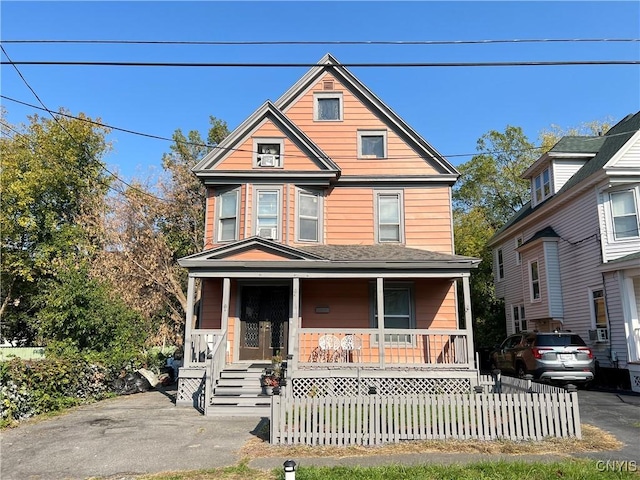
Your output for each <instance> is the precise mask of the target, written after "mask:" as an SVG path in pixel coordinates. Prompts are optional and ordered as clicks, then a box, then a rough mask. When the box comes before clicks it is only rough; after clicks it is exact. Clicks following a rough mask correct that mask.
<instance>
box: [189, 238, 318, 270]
mask: <svg viewBox="0 0 640 480" xmlns="http://www.w3.org/2000/svg"><path fill="white" fill-rule="evenodd" d="M251 250H261V251H263V252H266V253H270V254H272V255H274V256H278V257H280V258H281V259H282V260H325V259H324V258H323V257H320V256H318V255H314V254H313V253H310V252H306V251H304V250H300V249H298V248H293V247H290V246H288V245H284V244H282V243H278V242H274V241H272V240H268V239H266V238H262V237H250V238H246V239H244V240H240V241H237V242H233V243H230V244H226V245H223V246H221V247H216V248H211V249H209V250H205V251H204V252H200V253H196V254H193V255H189V256H188V257H183V258H181V259H179V260H178V263H179V264H180V266H181V267H187V268H188V267H192V266H197V265H200V264H201V263H202V261H206V260H225V259H226V258H228V257H230V256H234V255H238V254H241V253H245V252H248V251H251Z"/></svg>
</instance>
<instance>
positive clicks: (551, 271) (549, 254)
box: [544, 242, 564, 318]
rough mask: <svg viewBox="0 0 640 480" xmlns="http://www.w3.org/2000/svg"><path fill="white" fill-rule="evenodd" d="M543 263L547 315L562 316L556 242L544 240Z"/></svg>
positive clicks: (560, 283)
mask: <svg viewBox="0 0 640 480" xmlns="http://www.w3.org/2000/svg"><path fill="white" fill-rule="evenodd" d="M544 264H545V270H546V281H547V295H548V296H549V316H550V317H555V318H557V317H563V316H564V309H563V305H562V282H561V279H560V260H559V259H558V244H557V243H556V242H544Z"/></svg>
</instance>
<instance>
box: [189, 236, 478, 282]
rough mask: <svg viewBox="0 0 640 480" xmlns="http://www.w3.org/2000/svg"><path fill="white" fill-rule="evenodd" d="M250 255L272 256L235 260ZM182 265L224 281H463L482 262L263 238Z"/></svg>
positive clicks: (393, 247)
mask: <svg viewBox="0 0 640 480" xmlns="http://www.w3.org/2000/svg"><path fill="white" fill-rule="evenodd" d="M250 251H261V252H264V253H265V254H269V255H271V258H270V259H268V260H267V259H265V260H260V259H259V260H250V259H247V260H245V259H241V258H237V257H236V256H237V255H239V254H242V253H246V252H250ZM178 262H179V264H180V265H181V266H182V267H185V268H187V269H189V272H190V273H193V274H196V275H197V273H200V275H202V276H215V277H224V276H232V277H237V276H239V275H245V276H246V275H250V274H251V272H255V273H256V274H260V275H265V274H266V275H268V274H271V275H273V276H280V277H282V276H291V277H295V276H298V277H302V276H306V277H312V276H321V277H328V276H331V275H332V274H333V275H336V276H341V275H345V274H352V275H353V274H358V275H364V276H375V275H376V274H377V273H379V274H381V275H382V276H384V275H389V274H392V273H394V272H395V273H401V274H402V275H405V276H407V275H414V276H438V277H445V276H460V274H462V273H467V274H468V273H469V271H470V270H471V269H472V268H476V267H477V266H478V264H479V263H480V259H478V258H475V257H466V256H462V255H451V254H445V253H440V252H433V251H428V250H421V249H417V248H410V247H405V246H403V245H390V244H385V245H313V246H311V245H308V246H298V247H292V246H289V245H283V244H281V243H278V242H274V241H271V240H268V239H264V238H261V237H251V238H248V239H245V240H240V241H238V242H233V243H230V244H226V245H224V246H221V247H216V248H213V249H210V250H206V251H204V252H201V253H197V254H195V255H191V256H188V257H184V258H181V259H180V260H179V261H178Z"/></svg>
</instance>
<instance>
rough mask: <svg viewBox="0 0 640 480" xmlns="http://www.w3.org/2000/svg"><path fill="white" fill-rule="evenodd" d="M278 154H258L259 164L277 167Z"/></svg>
mask: <svg viewBox="0 0 640 480" xmlns="http://www.w3.org/2000/svg"><path fill="white" fill-rule="evenodd" d="M277 157H278V156H277V155H268V154H262V155H258V165H259V166H261V167H275V166H276V164H277V161H278V159H277Z"/></svg>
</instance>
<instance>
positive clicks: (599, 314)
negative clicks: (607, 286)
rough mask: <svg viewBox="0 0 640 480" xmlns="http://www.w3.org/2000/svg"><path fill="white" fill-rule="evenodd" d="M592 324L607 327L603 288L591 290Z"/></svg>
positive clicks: (596, 326)
mask: <svg viewBox="0 0 640 480" xmlns="http://www.w3.org/2000/svg"><path fill="white" fill-rule="evenodd" d="M591 301H592V302H593V303H592V315H593V317H592V318H593V321H592V325H593V326H594V327H595V328H607V313H606V310H605V305H604V290H603V289H601V288H600V289H598V290H591Z"/></svg>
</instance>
